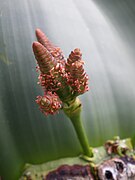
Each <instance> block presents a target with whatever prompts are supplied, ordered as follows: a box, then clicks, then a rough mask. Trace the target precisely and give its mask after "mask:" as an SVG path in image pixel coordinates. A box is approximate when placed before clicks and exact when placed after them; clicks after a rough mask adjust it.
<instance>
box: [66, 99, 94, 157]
mask: <svg viewBox="0 0 135 180" xmlns="http://www.w3.org/2000/svg"><path fill="white" fill-rule="evenodd" d="M81 109H82V107H81V102H80V100H79V99H78V98H76V99H75V100H74V101H73V102H72V103H71V104H70V105H69V106H68V107H66V108H64V112H65V114H66V115H67V116H68V117H69V118H70V119H71V122H72V124H73V126H74V128H75V131H76V134H77V137H78V139H79V142H80V144H81V146H82V148H83V151H84V154H85V155H86V156H89V157H92V156H93V152H92V148H90V147H89V143H88V139H87V136H86V133H85V130H84V127H83V124H82V121H81Z"/></svg>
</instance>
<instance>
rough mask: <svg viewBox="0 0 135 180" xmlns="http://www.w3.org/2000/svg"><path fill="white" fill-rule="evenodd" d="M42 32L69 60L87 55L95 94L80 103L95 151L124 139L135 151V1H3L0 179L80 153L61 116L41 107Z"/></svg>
mask: <svg viewBox="0 0 135 180" xmlns="http://www.w3.org/2000/svg"><path fill="white" fill-rule="evenodd" d="M36 28H40V29H42V31H44V32H45V33H46V35H47V36H48V37H49V39H50V40H51V41H52V42H53V43H55V44H56V45H58V46H60V47H61V48H62V50H63V51H64V53H65V56H66V57H67V56H68V55H69V53H70V52H71V50H73V49H74V48H76V47H78V48H80V49H81V50H82V52H83V59H84V61H85V70H86V71H87V73H88V75H89V78H90V81H89V86H90V91H89V92H87V93H86V94H84V95H82V96H80V98H81V100H82V102H83V112H82V116H83V124H84V127H85V130H86V133H87V135H88V139H89V143H90V145H91V146H93V147H95V146H100V145H102V144H103V143H104V142H105V141H106V140H107V139H111V138H112V137H113V136H116V135H119V136H120V137H121V138H127V137H130V138H132V142H133V144H135V59H134V57H135V50H134V48H135V1H134V0H124V1H123V0H119V1H117V0H113V1H108V0H85V1H83V0H68V1H63V0H38V1H37V0H21V1H18V0H12V1H11V0H4V1H2V0H0V176H1V177H2V179H4V180H12V179H13V180H16V179H18V178H19V176H20V173H21V172H22V168H23V166H24V164H25V163H34V164H36V163H42V162H46V161H50V160H54V159H58V158H61V157H72V156H76V155H78V154H80V152H81V151H82V149H81V147H80V144H79V142H78V140H77V137H76V134H75V131H74V129H73V127H72V124H71V122H70V120H69V119H68V118H66V117H65V115H64V114H63V112H62V111H61V112H60V113H59V114H58V115H55V116H48V117H45V116H44V115H43V114H42V113H41V112H40V111H39V110H38V106H37V105H36V103H35V98H36V96H37V95H41V94H42V89H41V88H40V87H39V85H37V78H38V74H37V73H36V70H35V67H36V61H35V58H34V56H33V53H32V48H31V45H32V42H33V41H35V40H36V38H35V29H36Z"/></svg>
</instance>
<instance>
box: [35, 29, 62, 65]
mask: <svg viewBox="0 0 135 180" xmlns="http://www.w3.org/2000/svg"><path fill="white" fill-rule="evenodd" d="M36 37H37V40H38V41H39V42H40V43H41V44H42V45H43V46H44V47H45V48H46V49H47V50H48V51H49V52H50V53H51V55H52V56H53V57H55V59H56V60H57V61H58V62H62V63H65V60H64V55H63V52H62V51H61V49H60V48H59V47H57V46H55V45H54V44H52V43H51V42H50V41H49V39H48V38H47V36H46V35H45V34H44V33H43V32H42V31H41V30H40V29H36Z"/></svg>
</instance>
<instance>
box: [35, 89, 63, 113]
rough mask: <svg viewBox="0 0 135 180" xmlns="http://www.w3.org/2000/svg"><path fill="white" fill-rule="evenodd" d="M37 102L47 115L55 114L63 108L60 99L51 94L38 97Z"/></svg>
mask: <svg viewBox="0 0 135 180" xmlns="http://www.w3.org/2000/svg"><path fill="white" fill-rule="evenodd" d="M36 102H37V104H38V105H39V108H40V110H41V112H42V113H44V114H45V115H48V114H55V113H56V112H58V110H59V109H60V108H61V107H62V102H61V101H60V99H59V97H58V96H57V95H56V94H52V93H51V92H47V93H46V94H45V95H44V96H37V100H36Z"/></svg>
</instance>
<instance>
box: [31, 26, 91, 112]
mask: <svg viewBox="0 0 135 180" xmlns="http://www.w3.org/2000/svg"><path fill="white" fill-rule="evenodd" d="M36 37H37V40H38V42H34V43H33V52H34V55H35V58H36V60H37V64H38V66H37V70H38V71H39V77H38V79H39V82H38V83H39V84H40V85H41V86H42V87H43V90H44V96H37V100H36V102H37V103H38V104H39V107H40V110H41V111H42V112H43V113H44V114H46V115H48V114H55V113H56V112H57V111H58V110H59V109H61V108H62V106H63V104H70V102H72V101H73V100H75V99H76V97H77V96H78V95H80V94H83V93H85V92H86V91H88V75H87V74H86V72H85V71H84V68H83V65H84V62H83V60H82V53H81V51H80V49H78V48H77V49H75V50H74V51H72V52H71V53H70V55H69V57H68V58H67V60H66V59H65V57H64V55H63V52H62V51H61V49H60V48H59V47H57V46H55V45H53V44H52V43H51V42H50V41H49V39H48V38H47V36H46V35H45V34H44V33H43V32H42V31H41V30H40V29H37V30H36Z"/></svg>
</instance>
